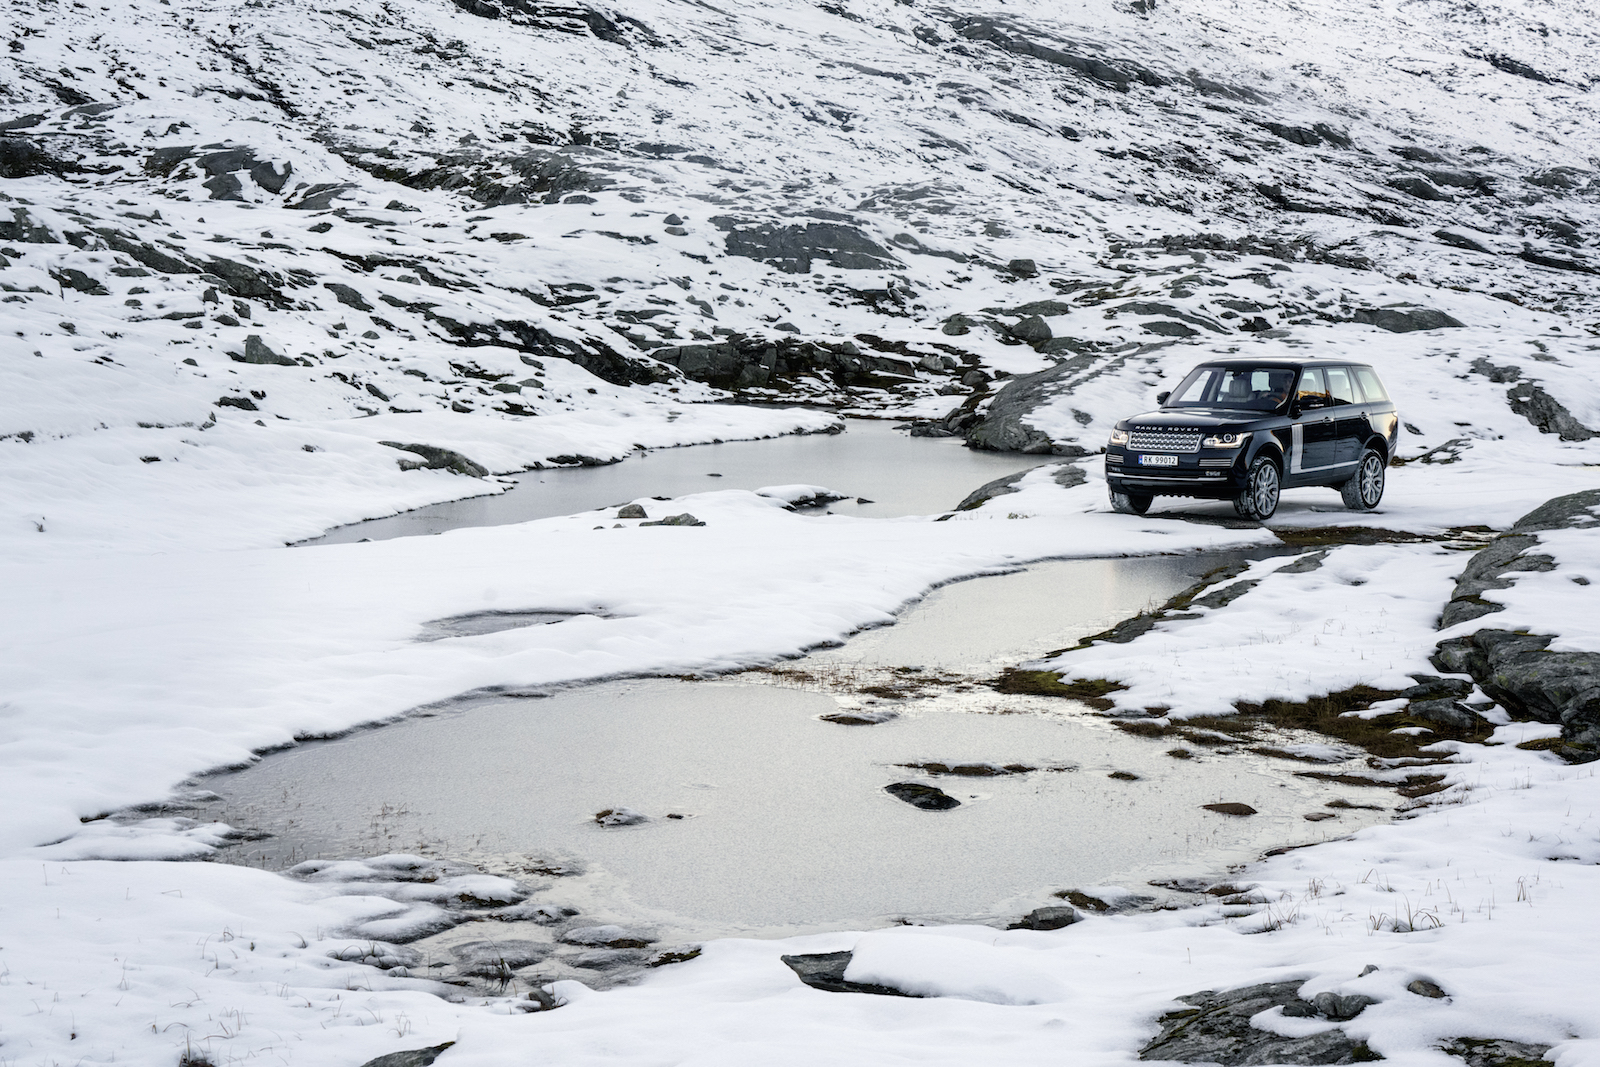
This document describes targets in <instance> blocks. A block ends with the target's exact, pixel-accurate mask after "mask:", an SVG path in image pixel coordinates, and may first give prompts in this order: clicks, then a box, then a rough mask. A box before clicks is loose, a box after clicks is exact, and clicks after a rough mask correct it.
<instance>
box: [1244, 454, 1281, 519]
mask: <svg viewBox="0 0 1600 1067" xmlns="http://www.w3.org/2000/svg"><path fill="white" fill-rule="evenodd" d="M1244 485H1245V487H1244V489H1243V490H1241V491H1240V493H1239V495H1238V496H1236V497H1234V498H1233V510H1234V511H1237V512H1238V513H1239V516H1240V517H1241V518H1245V519H1250V520H1251V521H1253V522H1266V521H1267V520H1268V519H1270V518H1272V514H1273V512H1275V511H1277V510H1278V499H1279V498H1280V497H1281V496H1282V495H1283V481H1282V478H1281V477H1280V476H1279V474H1278V465H1277V464H1276V463H1274V462H1273V461H1272V460H1270V459H1268V458H1267V457H1266V456H1258V457H1256V461H1255V462H1254V463H1252V464H1250V473H1249V474H1248V475H1246V476H1245V483H1244Z"/></svg>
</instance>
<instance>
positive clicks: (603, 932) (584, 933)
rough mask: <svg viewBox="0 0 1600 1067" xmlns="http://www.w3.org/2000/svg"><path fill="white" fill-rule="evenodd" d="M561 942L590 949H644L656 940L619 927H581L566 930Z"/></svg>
mask: <svg viewBox="0 0 1600 1067" xmlns="http://www.w3.org/2000/svg"><path fill="white" fill-rule="evenodd" d="M561 940H563V941H565V942H566V943H567V944H569V945H586V946H588V947H590V948H645V947H647V946H649V945H653V944H655V941H656V939H655V938H653V937H648V936H646V935H645V934H642V933H640V932H638V931H636V930H628V929H626V928H624V927H621V926H611V925H607V926H581V927H578V928H577V929H574V930H568V931H567V932H566V933H565V934H563V935H561Z"/></svg>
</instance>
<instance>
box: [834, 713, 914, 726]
mask: <svg viewBox="0 0 1600 1067" xmlns="http://www.w3.org/2000/svg"><path fill="white" fill-rule="evenodd" d="M817 718H819V719H821V720H822V721H823V722H831V723H837V724H838V725H840V726H877V725H878V724H879V723H884V722H888V721H890V720H891V719H897V718H899V716H898V715H896V714H895V713H894V712H892V711H836V712H833V713H832V714H829V715H819V716H817Z"/></svg>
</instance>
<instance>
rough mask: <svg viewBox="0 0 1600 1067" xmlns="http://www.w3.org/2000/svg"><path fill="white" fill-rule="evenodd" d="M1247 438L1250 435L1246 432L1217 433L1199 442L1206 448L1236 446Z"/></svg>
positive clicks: (1248, 438)
mask: <svg viewBox="0 0 1600 1067" xmlns="http://www.w3.org/2000/svg"><path fill="white" fill-rule="evenodd" d="M1248 440H1250V435H1249V434H1247V433H1219V434H1215V435H1213V436H1211V437H1207V438H1206V439H1205V440H1204V441H1202V442H1200V443H1201V444H1203V445H1205V446H1206V447H1207V448H1238V447H1239V446H1240V445H1242V444H1244V443H1245V442H1246V441H1248Z"/></svg>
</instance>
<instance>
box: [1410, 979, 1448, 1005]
mask: <svg viewBox="0 0 1600 1067" xmlns="http://www.w3.org/2000/svg"><path fill="white" fill-rule="evenodd" d="M1406 992H1408V993H1415V994H1416V995H1417V996H1419V997H1429V998H1431V999H1433V1000H1438V999H1439V998H1441V997H1443V996H1444V995H1445V992H1444V990H1443V989H1440V988H1439V987H1438V986H1437V985H1434V984H1433V983H1432V982H1430V981H1428V980H1427V979H1426V978H1418V979H1417V980H1416V981H1415V982H1412V983H1411V984H1409V985H1407V986H1406Z"/></svg>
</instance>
